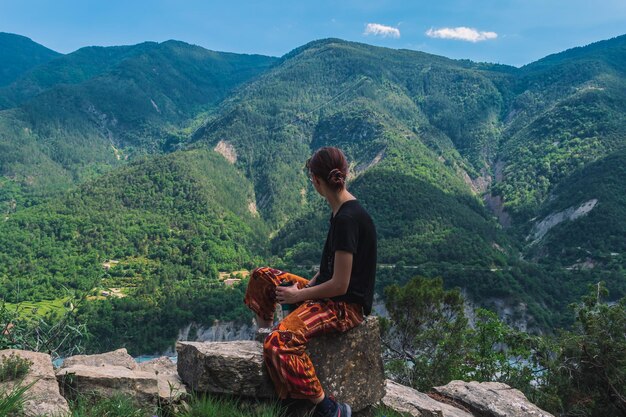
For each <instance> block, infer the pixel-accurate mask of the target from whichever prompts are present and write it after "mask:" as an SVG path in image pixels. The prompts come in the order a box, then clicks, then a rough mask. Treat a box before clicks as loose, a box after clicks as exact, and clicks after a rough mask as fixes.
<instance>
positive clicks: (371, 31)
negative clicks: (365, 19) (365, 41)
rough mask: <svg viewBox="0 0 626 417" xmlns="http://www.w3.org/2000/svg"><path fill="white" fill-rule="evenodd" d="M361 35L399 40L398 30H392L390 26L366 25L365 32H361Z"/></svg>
mask: <svg viewBox="0 0 626 417" xmlns="http://www.w3.org/2000/svg"><path fill="white" fill-rule="evenodd" d="M363 34H364V35H376V36H382V37H383V38H386V37H388V36H390V37H392V38H399V37H400V29H398V28H394V27H392V26H385V25H381V24H380V23H368V24H367V25H366V26H365V32H363Z"/></svg>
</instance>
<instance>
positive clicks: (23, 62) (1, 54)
mask: <svg viewBox="0 0 626 417" xmlns="http://www.w3.org/2000/svg"><path fill="white" fill-rule="evenodd" d="M59 55H60V54H59V53H58V52H55V51H53V50H51V49H48V48H46V47H45V46H43V45H39V44H38V43H36V42H33V41H32V40H30V39H28V38H27V37H25V36H20V35H14V34H12V33H5V32H0V62H2V65H0V88H1V87H2V86H5V85H7V84H10V83H11V82H13V81H14V80H15V79H16V78H18V77H19V76H21V75H22V74H24V73H26V72H28V71H29V70H31V69H32V68H35V67H36V66H37V65H39V64H44V63H46V62H48V61H50V60H51V59H53V58H55V57H57V56H59Z"/></svg>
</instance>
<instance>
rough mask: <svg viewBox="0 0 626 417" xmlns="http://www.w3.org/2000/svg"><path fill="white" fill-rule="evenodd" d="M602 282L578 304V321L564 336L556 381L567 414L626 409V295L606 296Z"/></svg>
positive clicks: (608, 413) (619, 412)
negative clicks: (614, 299) (608, 299)
mask: <svg viewBox="0 0 626 417" xmlns="http://www.w3.org/2000/svg"><path fill="white" fill-rule="evenodd" d="M607 295H608V291H607V290H606V287H605V284H604V283H603V282H600V283H598V284H597V285H596V286H594V287H592V289H591V291H590V293H589V294H588V295H587V296H586V297H584V298H583V300H582V303H580V304H577V305H574V306H573V308H574V311H575V314H576V325H575V328H574V330H573V331H571V332H564V333H563V334H562V335H561V337H560V338H559V342H558V345H559V350H558V352H557V354H558V356H557V357H556V359H555V360H554V362H553V363H552V369H551V372H552V375H551V379H552V381H551V383H552V384H555V385H556V386H557V387H558V391H559V392H558V394H559V396H560V397H561V398H562V399H563V400H564V408H565V411H566V415H586V416H597V417H600V416H618V415H620V416H623V415H626V298H622V299H621V300H620V301H619V302H615V303H607V302H605V301H603V299H605V298H606V296H607Z"/></svg>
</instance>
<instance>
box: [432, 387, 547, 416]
mask: <svg viewBox="0 0 626 417" xmlns="http://www.w3.org/2000/svg"><path fill="white" fill-rule="evenodd" d="M433 391H434V392H436V393H438V394H440V395H442V396H444V397H446V398H449V399H451V400H453V401H455V402H457V403H460V404H462V405H463V406H465V407H467V408H468V409H469V410H470V411H471V412H472V413H473V414H475V415H477V416H481V417H483V416H484V417H554V416H553V415H552V414H550V413H548V412H546V411H543V410H542V409H540V408H539V407H537V406H536V405H534V404H533V403H531V402H530V401H528V400H527V399H526V397H525V396H524V394H522V392H521V391H519V390H516V389H514V388H511V387H509V386H508V385H506V384H502V383H500V382H475V381H473V382H464V381H452V382H450V383H449V384H447V385H445V386H442V387H435V388H433Z"/></svg>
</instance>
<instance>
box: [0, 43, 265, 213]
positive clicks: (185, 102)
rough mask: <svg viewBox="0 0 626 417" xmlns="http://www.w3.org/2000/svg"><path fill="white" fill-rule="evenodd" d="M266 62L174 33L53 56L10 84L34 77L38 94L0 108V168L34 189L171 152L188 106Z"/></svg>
mask: <svg viewBox="0 0 626 417" xmlns="http://www.w3.org/2000/svg"><path fill="white" fill-rule="evenodd" d="M273 62H275V58H270V57H263V56H256V55H237V54H229V53H219V52H212V51H208V50H205V49H203V48H200V47H197V46H192V45H188V44H185V43H182V42H176V41H169V42H164V43H162V44H156V43H145V44H140V45H136V46H133V47H112V48H84V49H81V50H79V51H77V52H75V53H73V54H69V55H67V56H64V57H61V58H59V59H57V60H54V61H52V62H50V63H48V64H47V65H46V66H43V67H41V70H40V71H39V70H38V71H34V72H33V73H31V74H30V75H28V76H25V77H24V78H23V79H21V80H18V81H16V82H15V83H14V84H13V86H16V88H18V87H19V89H20V91H25V90H22V87H24V85H34V86H35V87H34V90H33V91H38V94H37V95H36V96H34V97H32V98H30V99H29V100H27V101H25V102H24V103H23V104H22V105H21V106H19V107H17V108H13V109H9V110H5V111H3V112H0V149H3V150H6V153H0V175H2V176H4V177H5V178H8V179H10V181H12V182H13V183H14V184H15V187H17V188H20V189H23V191H24V192H23V193H21V194H23V195H34V196H35V197H37V196H42V195H46V194H50V192H51V191H55V190H58V189H63V188H66V187H67V186H69V185H70V184H72V183H73V182H76V181H82V180H84V179H88V178H91V177H93V176H95V175H98V174H100V173H102V172H104V171H106V170H107V169H109V168H110V167H112V166H116V165H119V164H120V163H123V162H124V160H126V159H127V158H128V156H129V155H130V156H133V155H141V154H144V153H155V152H156V153H160V152H163V151H172V150H175V149H177V148H178V145H179V144H180V142H182V141H184V139H185V137H186V135H187V134H188V133H187V130H185V129H188V130H189V131H191V130H193V129H194V120H193V118H194V117H196V115H197V114H199V113H201V112H208V111H211V110H212V109H213V108H214V107H215V106H216V105H217V104H218V103H219V102H220V101H221V100H222V99H224V97H225V96H226V95H227V94H228V93H229V92H231V91H232V90H233V89H235V88H237V87H238V86H239V85H240V84H241V83H243V82H245V81H247V80H248V79H250V78H251V77H254V76H256V75H257V74H259V73H261V72H263V71H265V70H266V69H267V68H268V67H269V66H270V65H272V63H273ZM48 70H49V71H48ZM44 76H45V77H48V78H45V77H44ZM39 90H41V91H40V92H39ZM28 94H30V93H28ZM15 187H12V188H15ZM15 197H19V195H17V196H14V197H13V198H12V199H13V200H15V199H16V198H15ZM17 202H18V205H20V204H27V201H26V200H24V199H23V198H22V200H20V199H19V198H18V199H17ZM0 203H1V202H0Z"/></svg>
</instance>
